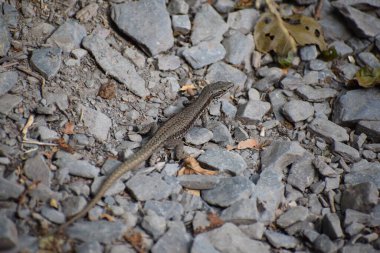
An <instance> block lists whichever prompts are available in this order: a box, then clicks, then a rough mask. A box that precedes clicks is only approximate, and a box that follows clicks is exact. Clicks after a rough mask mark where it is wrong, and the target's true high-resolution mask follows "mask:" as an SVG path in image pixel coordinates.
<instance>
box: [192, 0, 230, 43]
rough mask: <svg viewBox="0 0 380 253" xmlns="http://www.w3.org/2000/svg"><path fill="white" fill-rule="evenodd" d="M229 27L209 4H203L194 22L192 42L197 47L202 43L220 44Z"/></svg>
mask: <svg viewBox="0 0 380 253" xmlns="http://www.w3.org/2000/svg"><path fill="white" fill-rule="evenodd" d="M227 29H228V26H227V24H226V22H224V20H223V18H222V17H221V16H220V15H219V13H218V12H216V11H215V9H214V8H213V7H212V6H211V5H209V4H203V5H202V6H201V8H200V9H199V10H198V11H197V13H196V15H195V17H194V21H193V32H192V33H191V42H192V43H193V45H197V44H199V43H200V42H202V41H215V42H220V41H221V40H222V39H223V34H224V33H225V32H226V31H227Z"/></svg>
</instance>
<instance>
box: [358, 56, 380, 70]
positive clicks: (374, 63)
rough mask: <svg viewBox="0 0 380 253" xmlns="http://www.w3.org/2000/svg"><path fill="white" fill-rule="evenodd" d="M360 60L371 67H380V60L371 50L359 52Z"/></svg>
mask: <svg viewBox="0 0 380 253" xmlns="http://www.w3.org/2000/svg"><path fill="white" fill-rule="evenodd" d="M358 58H359V60H360V61H361V62H362V63H363V64H364V65H366V66H368V67H370V68H379V67H380V61H379V59H377V58H376V56H375V55H374V54H372V53H371V52H361V53H359V54H358Z"/></svg>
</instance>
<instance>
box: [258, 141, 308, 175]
mask: <svg viewBox="0 0 380 253" xmlns="http://www.w3.org/2000/svg"><path fill="white" fill-rule="evenodd" d="M305 152H306V150H305V149H304V148H303V147H301V145H300V144H299V143H298V142H295V141H293V142H290V141H273V142H272V143H271V145H270V146H269V147H267V148H266V149H265V150H264V151H263V152H262V153H261V167H262V170H265V169H266V168H268V167H273V168H275V169H278V170H279V171H280V170H282V169H283V168H285V167H286V166H288V165H290V164H292V163H293V162H295V161H297V160H298V159H300V158H301V157H302V156H303V155H304V154H305Z"/></svg>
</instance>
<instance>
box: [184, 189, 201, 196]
mask: <svg viewBox="0 0 380 253" xmlns="http://www.w3.org/2000/svg"><path fill="white" fill-rule="evenodd" d="M185 191H186V192H187V193H189V194H191V195H194V196H197V197H200V196H201V191H200V190H194V189H187V188H186V189H185Z"/></svg>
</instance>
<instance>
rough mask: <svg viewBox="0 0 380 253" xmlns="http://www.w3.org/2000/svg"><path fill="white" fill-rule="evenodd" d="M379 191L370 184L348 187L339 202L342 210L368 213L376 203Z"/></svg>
mask: <svg viewBox="0 0 380 253" xmlns="http://www.w3.org/2000/svg"><path fill="white" fill-rule="evenodd" d="M378 198H379V191H378V189H377V187H376V185H375V184H374V183H372V182H370V181H369V182H364V183H360V184H356V185H353V186H350V187H348V188H347V189H346V190H345V191H344V192H343V194H342V198H341V200H340V203H341V207H342V210H343V211H345V210H346V209H353V210H357V211H360V212H365V213H369V212H370V211H371V210H372V209H373V207H374V206H375V205H377V203H378Z"/></svg>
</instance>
